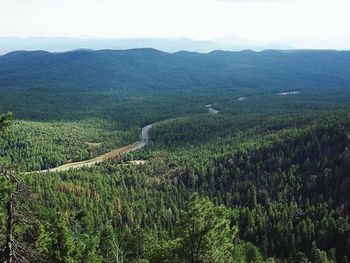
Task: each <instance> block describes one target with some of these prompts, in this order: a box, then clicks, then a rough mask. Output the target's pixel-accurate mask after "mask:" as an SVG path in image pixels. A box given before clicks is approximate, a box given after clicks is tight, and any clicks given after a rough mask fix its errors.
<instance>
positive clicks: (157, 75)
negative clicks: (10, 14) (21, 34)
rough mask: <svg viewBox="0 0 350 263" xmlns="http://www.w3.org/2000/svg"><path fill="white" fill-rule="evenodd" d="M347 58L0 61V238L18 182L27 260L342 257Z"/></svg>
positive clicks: (124, 56) (345, 251) (109, 55)
mask: <svg viewBox="0 0 350 263" xmlns="http://www.w3.org/2000/svg"><path fill="white" fill-rule="evenodd" d="M349 58H350V52H348V51H344V52H337V51H308V50H301V51H288V52H287V51H280V50H267V51H262V52H253V51H241V52H226V51H213V52H210V53H207V54H202V53H195V52H177V53H166V52H162V51H159V50H154V49H134V50H100V51H92V50H89V51H86V50H78V51H71V52H63V53H49V52H44V51H33V52H26V51H21V52H13V53H10V54H6V55H4V56H0V111H1V112H3V113H6V112H12V113H13V120H11V121H10V120H7V119H6V118H9V117H6V115H1V116H2V117H0V129H1V134H0V168H1V169H0V171H2V172H1V173H2V174H4V175H8V173H9V172H7V171H11V174H13V175H14V176H16V178H17V179H18V182H20V183H19V184H18V182H17V181H13V180H12V181H8V179H7V178H11V177H6V176H2V177H0V178H1V180H0V190H1V193H2V195H1V197H0V204H1V206H0V235H1V236H4V235H6V229H7V228H6V226H7V224H6V223H7V220H8V217H7V211H8V210H7V209H6V204H7V203H8V202H9V200H12V199H11V198H12V197H14V196H15V197H16V198H17V195H16V194H15V193H16V189H18V187H22V186H23V187H24V186H25V187H24V188H23V189H26V191H27V189H28V190H30V193H31V194H28V195H25V196H18V199H16V202H17V203H16V206H15V211H16V213H17V212H18V214H16V217H17V216H18V218H19V219H21V218H23V217H24V218H25V219H26V220H25V221H28V220H29V219H30V220H31V219H33V220H32V221H31V223H30V224H26V223H22V222H21V221H20V220H19V221H17V222H18V223H17V224H16V225H15V226H14V232H13V238H14V240H18V242H19V243H20V244H21V246H23V247H24V246H25V247H26V248H29V250H28V249H27V250H28V251H35V256H33V255H34V252H33V254H31V256H33V257H34V258H30V257H29V259H28V262H30V263H31V262H40V261H37V258H39V257H40V259H41V261H42V262H50V263H51V262H53V263H58V262H69V263H72V262H94V263H95V262H96V263H97V262H112V263H115V262H117V263H119V262H121V260H122V261H123V262H126V263H141V262H142V263H159V262H165V263H187V262H201V263H202V262H213V263H226V262H242V263H244V262H257V263H267V262H268V263H292V262H322V263H323V262H327V263H329V262H332V263H333V262H340V263H348V262H349V259H350V254H349V251H350V246H349V244H350V220H349V213H350V202H349V200H350V196H349V191H348V189H349V187H350V185H349V182H350V181H349V176H350V174H349V169H350V166H349V165H350V154H349V145H350V140H349V130H350V115H349V112H350V104H349V102H350V59H349ZM208 103H211V104H208ZM9 116H11V115H9ZM5 122H6V125H5V124H2V123H5ZM5 126H6V127H5ZM140 127H143V128H142V129H141V134H140ZM82 160H83V161H82ZM35 171H36V172H35ZM26 191H24V192H26ZM26 193H27V192H26ZM17 204H18V206H17ZM16 209H17V210H16ZM16 242H17V241H16ZM19 243H18V244H19ZM195 249H198V252H196V253H193V251H194V250H195ZM27 250H26V251H27ZM196 251H197V250H196ZM1 257H2V256H0V259H2V258H1ZM191 257H193V258H194V259H193V261H190V260H189V259H190V258H191ZM321 259H322V260H327V261H320V260H321Z"/></svg>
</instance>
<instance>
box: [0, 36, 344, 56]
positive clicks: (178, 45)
mask: <svg viewBox="0 0 350 263" xmlns="http://www.w3.org/2000/svg"><path fill="white" fill-rule="evenodd" d="M132 48H154V49H159V50H162V51H166V52H177V51H183V50H186V51H195V52H202V53H207V52H211V51H213V50H227V51H240V50H245V49H250V50H254V51H261V50H266V49H336V50H349V48H350V37H343V38H337V39H308V40H306V39H299V40H297V39H294V40H293V39H290V40H280V41H275V42H268V41H255V40H248V39H241V38H237V37H232V36H226V37H221V38H216V39H211V40H194V39H190V38H125V39H122V38H120V39H117V38H115V39H113V38H95V37H52V38H49V37H29V38H18V37H0V54H6V53H8V52H11V51H16V50H47V51H51V52H63V51H69V50H74V49H94V50H99V49H132Z"/></svg>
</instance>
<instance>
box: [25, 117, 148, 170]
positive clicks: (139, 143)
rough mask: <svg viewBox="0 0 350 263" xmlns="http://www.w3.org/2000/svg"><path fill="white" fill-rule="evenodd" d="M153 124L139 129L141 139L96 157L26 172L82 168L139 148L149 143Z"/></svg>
mask: <svg viewBox="0 0 350 263" xmlns="http://www.w3.org/2000/svg"><path fill="white" fill-rule="evenodd" d="M153 125H154V123H152V124H149V125H147V126H145V127H143V128H142V131H141V137H142V140H141V141H136V142H134V143H133V144H130V145H127V146H124V147H121V148H118V149H115V150H113V151H111V152H108V153H105V154H103V155H100V156H97V157H95V158H93V159H90V160H86V161H81V162H74V163H67V164H64V165H62V166H59V167H55V168H50V169H47V170H40V171H34V172H28V173H46V172H60V171H67V170H69V169H78V168H82V167H90V166H93V165H95V164H98V163H101V162H103V161H105V160H108V159H111V158H114V157H117V156H119V155H121V154H124V153H128V152H132V151H136V150H139V149H141V148H143V147H145V146H146V145H147V144H148V143H149V131H150V129H151V128H152V127H153Z"/></svg>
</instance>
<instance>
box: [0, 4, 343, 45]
mask: <svg viewBox="0 0 350 263" xmlns="http://www.w3.org/2000/svg"><path fill="white" fill-rule="evenodd" d="M349 10H350V0H0V12H1V13H0V36H20V37H28V36H49V37H51V36H74V37H79V36H95V37H110V38H130V37H190V38H194V39H211V38H216V37H221V36H228V35H230V36H236V37H241V38H248V39H255V40H265V41H266V40H267V41H271V40H280V39H305V38H316V39H322V38H336V37H344V36H349V35H350V15H349Z"/></svg>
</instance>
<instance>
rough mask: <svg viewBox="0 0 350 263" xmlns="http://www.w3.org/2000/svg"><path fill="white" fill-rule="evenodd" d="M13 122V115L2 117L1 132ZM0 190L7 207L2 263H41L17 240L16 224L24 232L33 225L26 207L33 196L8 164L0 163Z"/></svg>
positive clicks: (29, 249) (0, 253)
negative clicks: (26, 203) (19, 225)
mask: <svg viewBox="0 0 350 263" xmlns="http://www.w3.org/2000/svg"><path fill="white" fill-rule="evenodd" d="M11 120H12V114H11V113H8V114H6V115H1V116H0V132H3V131H4V129H5V128H6V127H8V126H9V124H10V122H11ZM0 190H1V193H2V195H1V197H0V201H1V204H4V206H5V209H3V210H4V212H2V213H4V214H5V217H6V219H5V221H6V222H5V225H6V229H5V231H4V232H5V235H4V240H5V242H4V245H3V246H2V247H1V249H0V259H1V261H2V262H6V263H12V262H31V261H33V262H40V257H39V255H38V254H37V253H36V252H35V251H34V250H33V249H32V248H31V247H29V246H27V245H26V244H25V243H24V242H21V241H19V240H17V239H16V238H15V225H16V224H21V226H22V227H21V228H22V230H23V229H28V226H30V225H31V224H32V223H33V218H31V213H30V212H29V209H28V207H27V206H26V205H25V200H26V201H29V200H31V198H32V197H33V195H32V193H31V192H30V191H29V189H28V188H27V187H26V185H25V184H23V183H22V182H21V181H20V180H19V179H18V176H17V175H16V171H15V169H14V168H13V167H11V165H9V164H8V163H6V162H1V163H0ZM0 213H1V211H0Z"/></svg>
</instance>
